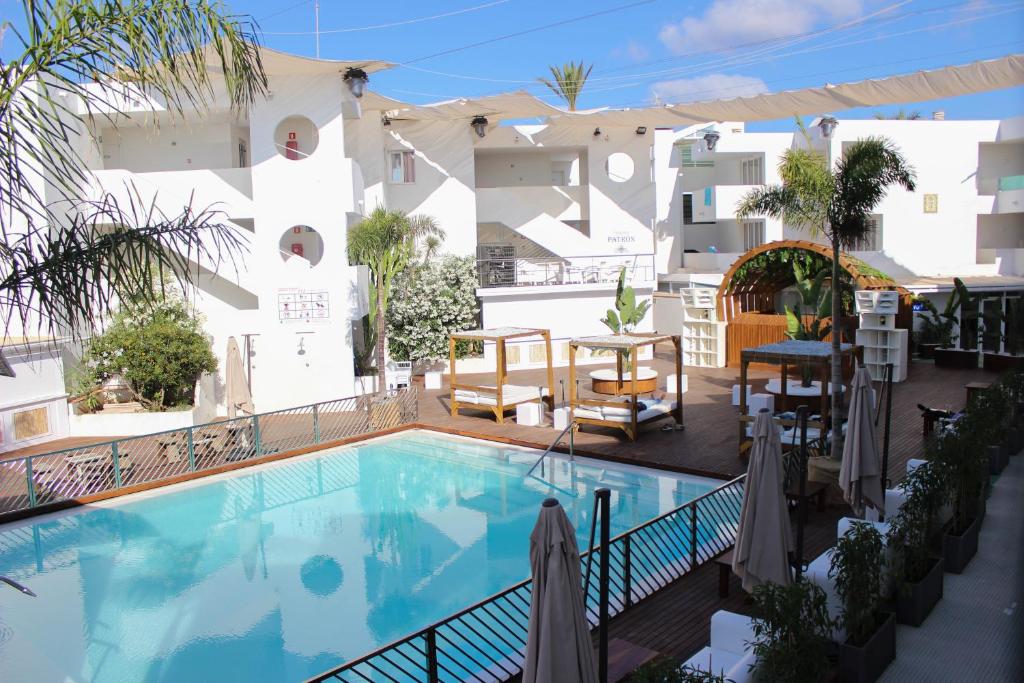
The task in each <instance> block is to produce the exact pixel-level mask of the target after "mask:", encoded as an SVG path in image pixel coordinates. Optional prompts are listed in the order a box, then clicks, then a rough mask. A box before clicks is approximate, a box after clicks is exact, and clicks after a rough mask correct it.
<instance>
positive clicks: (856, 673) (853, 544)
mask: <svg viewBox="0 0 1024 683" xmlns="http://www.w3.org/2000/svg"><path fill="white" fill-rule="evenodd" d="M884 550H885V544H884V542H883V540H882V534H881V533H879V531H878V529H876V528H875V527H874V526H872V525H871V524H868V523H866V522H861V523H855V524H853V525H852V526H851V527H850V530H849V531H847V532H846V533H845V534H843V535H842V536H841V537H840V538H839V540H838V541H837V542H836V548H835V551H834V552H833V553H832V565H831V567H830V568H829V576H830V577H831V578H832V579H833V580H834V581H835V586H836V593H837V594H838V595H839V600H840V602H841V603H842V611H841V613H840V618H839V620H840V623H842V625H843V627H844V628H845V629H846V634H847V638H846V642H845V643H842V644H840V646H839V676H840V678H841V679H842V680H843V681H849V682H850V683H871V682H872V681H876V680H878V677H879V676H881V675H882V672H883V671H885V668H886V667H887V666H889V662H891V661H892V660H894V659H895V658H896V615H894V614H892V613H891V612H885V611H883V610H882V598H883V586H884V584H885V575H884V570H885V558H884Z"/></svg>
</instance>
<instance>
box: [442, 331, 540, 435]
mask: <svg viewBox="0 0 1024 683" xmlns="http://www.w3.org/2000/svg"><path fill="white" fill-rule="evenodd" d="M525 337H541V338H543V339H544V350H545V355H546V357H547V365H548V384H547V394H546V395H543V396H541V395H542V394H544V388H543V387H513V386H512V385H506V384H505V380H506V379H507V378H508V365H507V360H508V356H507V354H506V352H505V342H506V341H507V340H509V339H521V338H525ZM460 339H463V340H466V341H474V342H494V346H495V366H496V367H495V377H496V381H495V386H476V385H473V384H459V382H458V378H457V375H456V372H455V344H456V342H458V341H459V340H460ZM448 357H449V360H450V364H451V383H450V387H449V391H450V397H451V399H450V400H451V413H452V417H455V416H456V415H458V413H459V408H460V406H462V405H463V404H464V405H465V406H467V407H473V408H477V409H481V410H485V409H489V410H491V411H492V412H493V413H494V417H495V419H496V420H497V421H498V423H499V424H501V423H503V422H504V421H505V412H506V411H508V410H511V409H513V408H515V407H516V406H517V405H519V404H520V403H529V402H531V401H537V400H538V399H539V398H543V400H544V402H545V403H546V404H547V405H548V409H549V410H554V409H555V398H554V397H555V372H554V369H553V368H552V366H551V332H550V330H545V329H540V328H527V327H495V328H491V329H483V330H466V331H464V332H456V333H454V334H452V335H450V336H449V337H448ZM510 389H511V392H510V391H509V390H510ZM527 389H537V393H535V394H532V395H529V394H530V392H528V391H525V390H527ZM460 398H461V399H462V400H461V401H460V400H459V399H460Z"/></svg>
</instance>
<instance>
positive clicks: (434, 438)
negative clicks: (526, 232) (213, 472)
mask: <svg viewBox="0 0 1024 683" xmlns="http://www.w3.org/2000/svg"><path fill="white" fill-rule="evenodd" d="M537 455H538V454H537V452H536V451H531V450H525V449H518V448H515V447H504V446H501V445H496V444H491V443H488V442H481V441H470V440H466V439H456V438H454V437H446V436H441V435H437V434H434V433H429V432H407V433H404V434H402V435H398V436H394V437H387V438H383V439H378V440H374V441H371V442H367V443H365V444H361V445H358V446H355V447H346V448H343V449H338V450H334V451H325V452H323V453H318V454H316V455H315V456H306V457H304V458H302V459H296V460H293V461H286V462H282V463H276V464H274V465H270V466H266V467H262V468H259V469H256V470H250V471H247V472H245V473H242V474H234V475H231V476H224V477H220V478H217V479H214V480H207V481H206V482H204V483H199V484H191V485H188V486H183V487H175V488H173V489H167V490H165V491H164V492H160V493H159V494H149V495H146V496H145V497H134V498H129V499H124V502H120V503H118V504H116V505H108V506H104V507H87V508H80V509H78V510H75V511H73V512H70V513H66V514H62V515H59V516H51V517H48V518H44V519H42V520H40V521H36V522H35V523H22V524H18V525H9V526H7V527H2V528H0V575H8V576H11V577H13V578H15V579H17V580H19V581H21V582H23V583H24V584H26V585H28V586H29V587H30V588H31V589H32V590H34V591H35V592H36V593H37V594H38V597H37V598H29V597H25V596H23V595H21V594H20V593H18V592H16V591H14V590H10V589H8V588H7V587H5V586H0V681H30V680H31V681H65V680H74V681H99V682H105V681H132V682H134V681H200V680H214V679H221V680H238V681H242V680H244V681H249V682H254V681H284V680H300V679H304V678H306V677H308V676H311V675H314V674H317V673H320V672H321V671H324V670H325V669H328V668H330V667H332V666H335V665H337V664H339V663H341V662H343V661H345V660H346V659H351V658H354V657H357V656H359V655H361V654H363V653H365V652H367V651H369V650H371V649H373V648H375V647H377V646H379V645H382V644H385V643H387V642H390V641H392V640H394V639H396V638H398V637H401V636H403V635H406V634H408V633H410V632H411V631H414V630H416V629H418V628H421V627H423V626H425V625H427V624H429V623H431V622H433V621H437V620H439V619H441V618H443V617H445V616H447V615H449V614H451V613H452V612H455V611H457V610H459V609H461V608H463V607H466V606H468V605H470V604H472V603H475V602H477V601H479V600H481V599H483V598H485V597H487V596H489V595H491V594H493V593H495V592H497V591H499V590H501V589H503V588H506V587H508V586H510V585H512V584H513V583H516V582H517V581H520V580H522V579H523V578H526V577H527V576H528V575H529V535H530V531H531V529H532V528H533V525H534V522H535V521H536V517H537V512H538V509H539V505H540V503H541V501H542V500H543V499H544V498H546V497H549V496H554V497H556V498H558V499H559V500H560V501H561V502H562V504H563V505H564V506H565V509H566V511H567V513H568V514H569V517H570V519H571V520H572V522H573V524H574V525H575V526H576V529H577V536H578V539H579V542H580V546H581V548H582V547H584V546H585V545H586V543H587V541H588V538H587V537H588V534H589V530H590V515H591V509H592V505H593V490H594V489H595V488H599V487H602V486H603V487H608V488H610V489H611V490H612V533H613V535H614V534H617V533H620V532H622V531H625V530H627V529H629V528H632V527H634V526H636V525H637V524H640V523H642V522H644V521H646V520H648V519H651V518H652V517H655V516H657V515H659V514H661V513H663V512H667V511H669V510H671V509H673V508H675V507H678V506H679V505H681V504H683V503H685V502H686V501H688V500H690V499H692V498H694V497H696V496H699V495H701V494H702V493H705V492H707V491H709V490H711V489H712V488H713V487H714V486H715V485H716V482H714V481H713V480H708V479H700V478H696V477H686V476H674V475H668V474H664V473H658V472H654V471H651V470H643V469H639V468H630V467H624V466H616V465H611V464H608V463H597V462H595V461H588V460H582V459H577V460H576V462H575V463H569V462H567V461H565V460H555V461H554V462H553V463H552V464H551V465H549V466H548V467H546V469H545V477H544V480H543V481H542V480H540V479H538V478H533V477H531V478H526V477H524V475H525V473H526V471H527V470H528V469H529V468H530V466H531V465H532V464H533V462H534V461H535V460H536V458H537Z"/></svg>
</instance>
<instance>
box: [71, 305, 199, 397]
mask: <svg viewBox="0 0 1024 683" xmlns="http://www.w3.org/2000/svg"><path fill="white" fill-rule="evenodd" d="M83 362H84V364H85V365H86V367H88V368H90V370H91V372H92V373H94V374H93V376H94V377H95V379H96V381H97V382H103V381H104V380H106V379H107V378H108V377H110V376H111V375H114V374H120V375H121V376H123V377H124V378H125V379H126V380H128V383H129V384H130V385H131V387H132V389H133V390H134V392H135V393H136V394H137V396H138V398H139V399H141V401H142V403H144V404H145V405H146V407H148V408H150V409H151V410H166V409H167V408H169V407H174V406H190V405H192V403H193V400H194V394H195V388H196V382H197V381H199V377H200V376H201V375H202V374H203V373H204V372H215V371H216V370H217V359H216V358H215V357H214V355H213V351H212V350H211V349H210V342H209V340H208V339H207V338H206V335H204V334H203V330H202V324H201V321H200V319H199V318H198V317H196V316H195V315H194V314H193V313H192V311H190V310H189V308H188V306H187V305H186V304H185V303H184V302H183V301H181V300H180V299H177V298H168V299H166V300H164V301H162V302H160V303H159V304H155V305H151V306H145V307H127V308H126V309H124V310H121V311H118V312H117V314H115V316H114V319H113V321H112V324H111V325H110V326H109V327H108V328H107V329H106V330H105V331H104V332H103V333H102V334H100V335H97V336H94V337H92V338H91V339H90V340H89V342H88V343H87V344H86V347H85V353H84V354H83Z"/></svg>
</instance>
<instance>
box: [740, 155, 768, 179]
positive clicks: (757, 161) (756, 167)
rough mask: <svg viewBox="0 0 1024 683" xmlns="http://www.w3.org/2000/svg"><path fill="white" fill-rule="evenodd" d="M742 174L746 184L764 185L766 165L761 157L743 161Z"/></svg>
mask: <svg viewBox="0 0 1024 683" xmlns="http://www.w3.org/2000/svg"><path fill="white" fill-rule="evenodd" d="M740 174H741V176H742V178H743V184H744V185H764V165H763V164H762V162H761V157H754V158H753V159H744V160H743V161H741V162H740Z"/></svg>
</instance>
